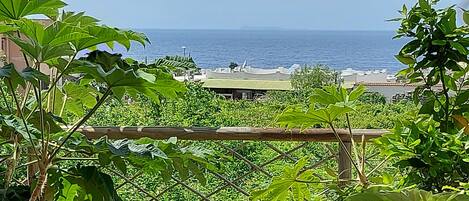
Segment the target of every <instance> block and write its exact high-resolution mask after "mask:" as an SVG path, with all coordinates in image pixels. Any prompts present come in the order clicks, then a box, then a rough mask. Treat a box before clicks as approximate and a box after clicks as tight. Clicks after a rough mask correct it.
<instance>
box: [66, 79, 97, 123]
mask: <svg viewBox="0 0 469 201" xmlns="http://www.w3.org/2000/svg"><path fill="white" fill-rule="evenodd" d="M63 92H64V95H65V105H64V106H65V108H66V109H68V110H69V111H70V112H72V113H73V114H75V115H78V116H82V115H83V114H84V111H85V109H91V108H93V107H94V106H95V105H96V104H97V101H96V97H97V96H99V95H100V94H99V92H97V91H96V90H95V89H93V88H91V87H89V86H83V85H77V84H75V83H73V82H68V83H66V84H65V85H64V86H63Z"/></svg>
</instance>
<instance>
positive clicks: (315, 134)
mask: <svg viewBox="0 0 469 201" xmlns="http://www.w3.org/2000/svg"><path fill="white" fill-rule="evenodd" d="M78 131H79V132H81V133H83V134H84V135H86V136H87V137H88V138H90V139H97V138H100V137H103V136H107V137H108V138H109V139H125V138H127V139H139V138H143V137H148V138H152V139H157V140H164V139H168V138H170V137H177V138H178V139H180V140H199V141H204V140H246V141H314V142H333V141H337V140H336V138H335V136H334V133H333V132H332V130H330V129H306V130H299V129H292V130H289V129H281V128H251V127H221V128H172V127H94V126H86V127H82V128H80V129H79V130H78ZM337 132H338V134H339V136H340V137H341V139H342V140H343V141H345V142H348V141H350V137H349V132H348V130H346V129H337ZM387 132H388V131H387V130H381V129H353V130H352V133H353V134H354V138H355V139H357V140H360V139H361V137H362V135H364V136H365V138H366V139H367V140H369V139H372V138H377V137H380V136H381V135H382V134H385V133H387Z"/></svg>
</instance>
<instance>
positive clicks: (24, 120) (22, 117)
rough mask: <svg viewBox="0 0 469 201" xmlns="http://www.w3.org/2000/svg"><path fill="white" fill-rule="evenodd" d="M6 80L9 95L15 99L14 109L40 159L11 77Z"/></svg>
mask: <svg viewBox="0 0 469 201" xmlns="http://www.w3.org/2000/svg"><path fill="white" fill-rule="evenodd" d="M7 80H8V84H9V85H10V93H11V95H12V96H13V100H14V101H15V104H16V109H17V110H18V111H16V112H17V113H18V114H19V115H20V117H21V120H22V122H23V125H24V128H25V129H26V133H27V134H28V138H29V141H30V142H31V145H32V146H33V150H34V152H35V154H36V156H37V158H38V160H41V159H40V157H39V154H38V152H37V150H36V149H35V147H36V145H35V144H34V141H33V138H32V135H31V132H30V131H29V128H28V124H27V123H26V119H25V118H24V115H23V111H22V110H21V108H20V103H19V102H18V98H17V97H16V93H15V91H13V84H12V83H11V79H7Z"/></svg>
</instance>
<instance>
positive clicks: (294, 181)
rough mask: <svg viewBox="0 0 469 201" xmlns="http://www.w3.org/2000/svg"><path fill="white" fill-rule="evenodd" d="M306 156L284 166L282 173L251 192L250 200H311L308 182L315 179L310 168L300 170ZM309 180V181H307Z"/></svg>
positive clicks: (305, 160)
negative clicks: (262, 187) (266, 185)
mask: <svg viewBox="0 0 469 201" xmlns="http://www.w3.org/2000/svg"><path fill="white" fill-rule="evenodd" d="M307 161H308V157H304V158H302V159H300V160H299V161H298V162H297V163H296V164H295V165H294V166H287V167H285V169H284V171H283V174H282V175H280V176H276V177H274V178H273V179H272V182H271V183H270V185H269V186H268V187H267V188H265V189H262V190H257V191H254V192H253V193H252V197H251V199H252V200H276V201H277V200H282V201H283V200H290V199H292V200H300V201H302V200H311V197H312V194H311V191H310V187H311V186H312V185H311V184H310V183H313V181H316V180H317V178H315V177H314V176H313V172H312V170H306V171H302V170H303V169H304V167H305V166H306V164H307ZM308 182H310V183H308Z"/></svg>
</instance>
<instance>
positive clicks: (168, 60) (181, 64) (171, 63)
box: [155, 56, 197, 70]
mask: <svg viewBox="0 0 469 201" xmlns="http://www.w3.org/2000/svg"><path fill="white" fill-rule="evenodd" d="M155 64H156V65H157V66H166V67H168V68H170V69H172V70H178V69H180V70H195V69H197V65H196V64H195V62H194V60H193V59H192V57H183V56H165V57H163V58H160V59H158V60H156V62H155Z"/></svg>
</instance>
